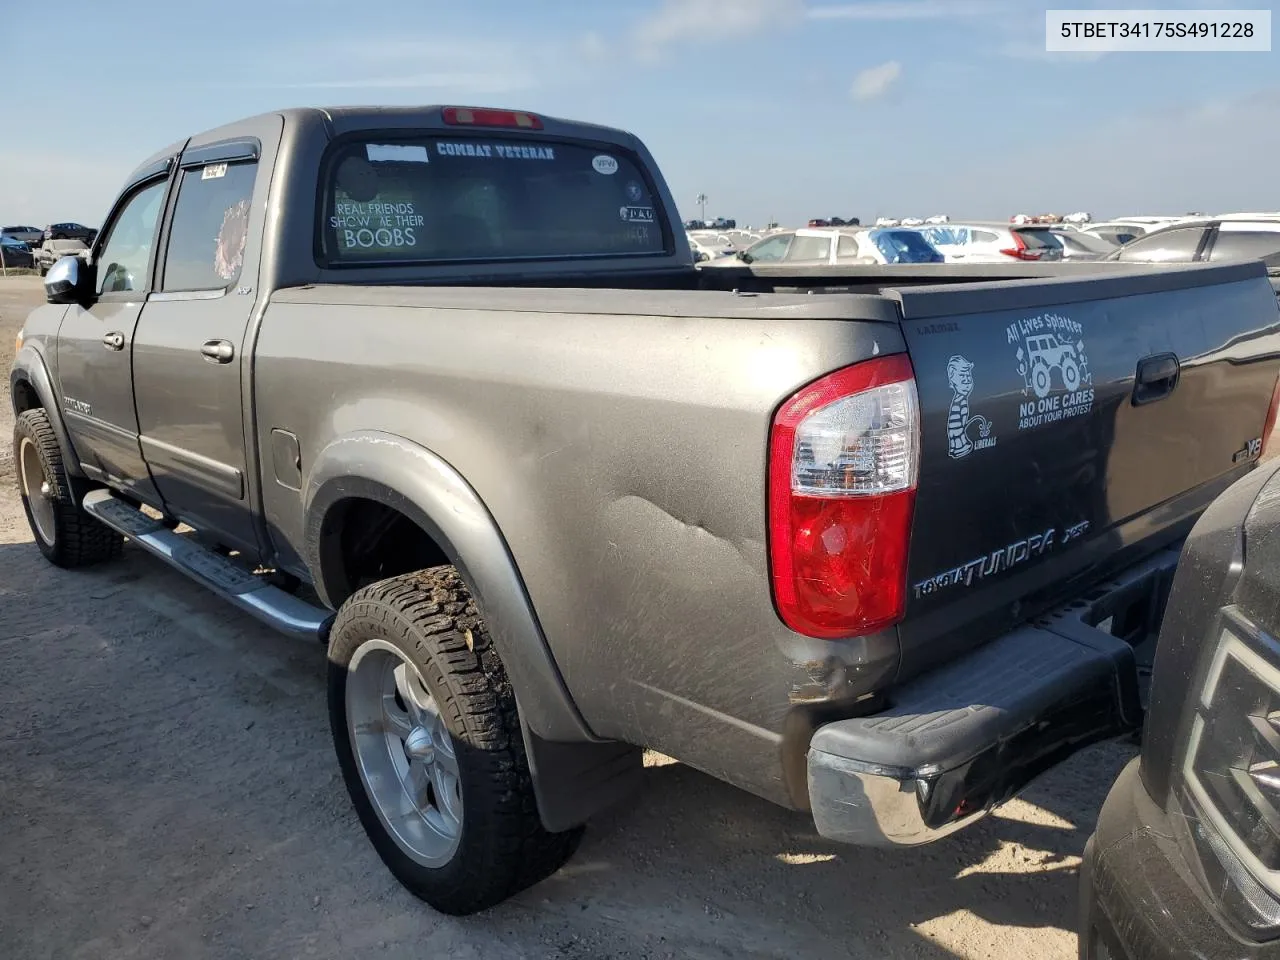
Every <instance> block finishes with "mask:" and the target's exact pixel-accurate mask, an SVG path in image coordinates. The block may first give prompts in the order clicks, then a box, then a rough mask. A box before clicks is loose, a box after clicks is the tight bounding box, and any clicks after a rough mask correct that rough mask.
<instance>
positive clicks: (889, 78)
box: [849, 60, 902, 101]
mask: <svg viewBox="0 0 1280 960" xmlns="http://www.w3.org/2000/svg"><path fill="white" fill-rule="evenodd" d="M901 76H902V64H901V63H899V62H898V61H897V60H890V61H888V62H886V63H882V64H880V65H879V66H876V67H867V69H865V70H863V71H862V72H860V73H859V74H858V75H857V76H856V77H854V78H853V86H852V87H851V88H850V90H849V95H850V96H851V97H853V99H855V100H858V101H866V100H876V99H879V98H880V97H883V96H884V95H885V94H886V93H888V92H889V88H890V87H892V86H893V85H894V84H895V83H896V82H897V81H898V78H899V77H901Z"/></svg>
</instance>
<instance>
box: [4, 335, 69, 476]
mask: <svg viewBox="0 0 1280 960" xmlns="http://www.w3.org/2000/svg"><path fill="white" fill-rule="evenodd" d="M24 386H25V387H26V388H27V389H30V390H31V391H33V392H34V393H35V395H36V397H37V398H39V401H40V403H39V405H40V406H41V407H43V408H44V412H45V415H46V416H47V417H48V418H49V426H50V427H52V428H53V435H54V436H55V437H56V438H57V440H58V446H59V447H61V448H62V465H63V469H64V470H66V471H67V473H68V474H69V475H70V476H72V477H75V478H77V479H85V474H84V471H83V470H81V469H80V457H79V456H78V455H77V454H76V450H75V446H74V445H73V444H72V443H71V435H70V434H69V433H67V424H66V422H65V421H64V420H63V418H62V408H61V407H59V406H58V395H57V394H56V393H55V392H54V389H53V379H52V378H51V377H50V376H49V368H48V366H47V365H46V364H45V362H44V357H43V356H42V355H41V354H40V351H39V350H37V349H36V348H35V346H34V345H32V344H31V343H27V344H25V345H24V346H23V348H22V349H21V350H19V351H18V355H17V356H16V357H15V358H14V361H13V366H12V367H11V368H10V370H9V402H10V404H11V406H12V409H13V411H14V413H15V415H16V413H17V411H18V391H19V390H20V389H22V388H23V387H24Z"/></svg>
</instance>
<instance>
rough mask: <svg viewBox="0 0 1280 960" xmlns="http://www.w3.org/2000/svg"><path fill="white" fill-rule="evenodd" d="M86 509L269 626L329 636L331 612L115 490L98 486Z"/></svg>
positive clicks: (298, 634)
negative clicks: (154, 515) (152, 514)
mask: <svg viewBox="0 0 1280 960" xmlns="http://www.w3.org/2000/svg"><path fill="white" fill-rule="evenodd" d="M84 509H85V512H86V513H88V514H90V515H91V516H93V517H94V518H95V519H97V520H98V521H100V522H101V523H104V524H106V525H107V526H108V527H110V528H111V529H112V530H115V531H116V532H118V533H122V534H124V536H126V537H128V538H129V539H130V540H132V541H133V542H134V543H136V544H138V546H140V547H144V548H145V549H146V550H148V551H150V552H151V553H154V554H155V555H156V556H157V557H159V558H160V559H161V560H163V561H164V562H165V563H167V564H169V566H171V567H174V568H176V569H178V570H181V571H182V572H183V573H185V574H186V575H187V576H189V577H190V578H191V579H193V580H195V581H197V582H198V583H201V584H203V585H204V586H206V587H208V588H209V589H210V590H212V591H213V592H214V593H216V594H218V595H219V596H220V597H222V598H223V599H224V600H228V601H230V602H231V603H232V604H234V605H235V606H237V607H239V608H240V609H241V610H243V611H244V612H245V613H247V614H250V615H251V616H253V617H256V618H257V619H259V620H261V621H262V622H263V623H265V624H266V625H267V626H269V627H274V628H275V629H276V630H279V631H280V632H281V633H285V634H288V635H289V636H292V637H301V638H304V639H308V640H325V639H327V638H328V633H329V625H330V623H332V621H333V614H332V613H331V612H330V611H328V610H325V609H323V608H322V607H317V606H313V605H312V604H310V603H307V602H306V601H305V600H299V599H298V598H297V597H295V596H293V595H292V594H290V593H286V592H285V591H283V590H281V589H280V588H279V587H274V586H272V585H271V584H269V583H267V582H266V581H265V580H263V579H262V578H261V577H258V576H255V575H253V574H252V573H250V572H248V571H247V570H245V569H244V568H242V567H239V566H237V565H236V564H235V563H234V562H233V561H231V560H229V559H228V558H227V557H224V556H222V555H221V554H219V553H215V552H214V551H213V550H210V549H209V548H208V547H206V546H204V544H202V543H199V542H198V541H196V540H195V539H194V538H192V537H187V536H183V535H182V534H179V533H174V532H173V531H172V530H170V529H168V528H167V527H166V526H165V525H164V524H162V523H161V522H160V521H158V520H153V519H152V518H151V517H149V516H147V515H146V514H145V513H143V512H142V511H141V510H139V509H138V508H137V507H135V506H133V504H131V503H126V502H125V501H124V500H121V499H120V498H119V497H117V496H115V495H114V494H112V493H111V491H110V490H94V491H93V492H92V493H90V494H89V495H88V496H86V497H85V498H84Z"/></svg>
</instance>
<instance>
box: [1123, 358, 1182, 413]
mask: <svg viewBox="0 0 1280 960" xmlns="http://www.w3.org/2000/svg"><path fill="white" fill-rule="evenodd" d="M1181 374H1182V368H1181V367H1180V366H1179V365H1178V358H1177V357H1176V356H1175V355H1174V354H1172V353H1158V354H1156V355H1155V356H1151V357H1143V358H1142V359H1141V360H1139V361H1138V370H1137V372H1136V373H1135V374H1134V377H1133V405H1134V406H1135V407H1140V406H1142V405H1143V404H1144V403H1154V402H1155V401H1157V400H1163V399H1164V398H1165V397H1167V396H1169V394H1171V393H1173V389H1174V387H1176V386H1177V385H1178V378H1179V376H1181Z"/></svg>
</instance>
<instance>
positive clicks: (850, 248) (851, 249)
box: [836, 234, 858, 258]
mask: <svg viewBox="0 0 1280 960" xmlns="http://www.w3.org/2000/svg"><path fill="white" fill-rule="evenodd" d="M857 255H858V241H857V239H856V238H855V237H850V236H848V235H847V234H841V235H840V240H839V241H838V242H837V243H836V256H837V257H841V258H843V257H856V256H857Z"/></svg>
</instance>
